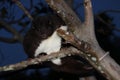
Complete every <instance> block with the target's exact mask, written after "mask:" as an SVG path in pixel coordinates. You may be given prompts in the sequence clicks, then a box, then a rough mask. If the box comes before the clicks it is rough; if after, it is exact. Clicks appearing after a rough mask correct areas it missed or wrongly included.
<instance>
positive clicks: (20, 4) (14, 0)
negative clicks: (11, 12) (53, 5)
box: [12, 0, 33, 20]
mask: <svg viewBox="0 0 120 80" xmlns="http://www.w3.org/2000/svg"><path fill="white" fill-rule="evenodd" d="M12 1H13V2H15V3H16V4H17V5H18V6H19V7H20V8H21V9H22V10H23V11H24V13H25V14H26V15H27V16H28V18H30V19H31V20H33V17H32V16H31V15H30V13H29V12H28V11H27V9H25V7H24V6H23V4H22V3H21V2H20V1H18V0H12Z"/></svg>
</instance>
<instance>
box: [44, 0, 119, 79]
mask: <svg viewBox="0 0 120 80" xmlns="http://www.w3.org/2000/svg"><path fill="white" fill-rule="evenodd" d="M46 1H47V3H48V4H49V5H50V7H51V8H52V9H53V10H54V11H56V12H57V13H58V15H59V16H60V17H61V18H62V19H63V20H64V21H65V23H66V24H67V25H68V26H69V30H70V31H71V32H72V33H73V34H74V35H75V36H76V37H77V38H78V39H79V40H83V41H85V42H87V43H89V44H90V48H91V49H90V50H89V51H88V53H87V55H88V54H90V55H94V56H91V57H88V56H86V59H87V60H88V61H89V62H90V63H91V64H92V65H93V66H94V67H95V68H96V69H97V70H98V71H99V72H100V73H101V74H102V75H104V76H105V77H106V78H107V79H109V80H119V79H120V76H119V75H120V66H119V65H118V64H117V63H116V62H115V61H114V60H113V59H112V58H111V57H110V56H109V55H107V56H104V55H105V53H106V52H105V51H103V50H102V49H101V47H100V46H99V44H98V42H97V40H96V37H95V32H94V19H93V11H92V5H91V0H84V8H85V21H84V23H81V21H80V20H79V19H78V17H77V15H76V14H75V13H74V12H73V11H72V9H70V8H69V7H68V6H67V5H66V4H65V2H64V1H63V0H46ZM84 52H85V53H86V51H84ZM103 56H104V57H103ZM101 58H102V59H101Z"/></svg>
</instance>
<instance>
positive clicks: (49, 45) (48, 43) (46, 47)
mask: <svg viewBox="0 0 120 80" xmlns="http://www.w3.org/2000/svg"><path fill="white" fill-rule="evenodd" d="M60 28H61V29H63V30H67V26H61V27H60ZM60 48H61V37H60V36H59V35H58V34H57V32H56V31H55V32H54V33H53V34H52V36H50V37H49V38H48V39H46V40H44V41H42V42H41V43H40V44H39V47H38V48H37V49H36V51H35V55H34V56H35V57H36V56H38V55H39V54H40V53H43V52H44V53H47V54H50V53H52V52H57V51H59V50H60ZM52 62H53V63H55V64H57V65H60V64H61V60H60V59H54V60H52Z"/></svg>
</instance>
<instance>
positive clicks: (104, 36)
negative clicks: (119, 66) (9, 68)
mask: <svg viewBox="0 0 120 80" xmlns="http://www.w3.org/2000/svg"><path fill="white" fill-rule="evenodd" d="M3 2H4V3H3ZM20 2H22V4H23V5H24V6H25V7H26V8H27V9H30V1H29V0H20ZM82 2H83V1H82V0H74V11H75V12H76V14H77V15H78V16H79V17H80V19H82V20H84V12H83V5H80V4H81V3H82ZM92 4H93V12H94V16H95V27H96V36H97V39H98V41H99V43H100V45H101V47H102V48H103V49H104V50H105V51H110V55H111V56H112V57H113V58H114V59H115V60H116V61H117V62H118V63H119V61H120V59H119V57H120V0H92ZM46 6H47V4H46V3H45V1H44V0H33V6H32V8H31V10H29V12H30V13H31V14H32V15H34V16H37V15H41V13H42V15H43V14H44V13H46V11H47V12H49V9H46V8H48V6H47V7H46ZM44 7H45V8H44ZM3 9H5V10H3ZM0 10H1V11H0V16H4V15H7V16H8V17H9V18H7V17H6V16H5V17H3V18H2V17H0V20H4V21H6V22H12V21H13V19H12V16H14V20H17V19H19V18H21V16H22V15H23V14H24V12H23V11H22V10H21V9H20V8H19V7H18V6H17V5H15V4H14V3H11V2H10V1H9V0H1V1H0ZM104 11H106V12H104ZM3 12H4V15H2V13H3ZM96 16H100V17H101V18H102V19H103V20H104V21H105V22H106V23H107V24H109V26H108V25H106V24H104V23H103V22H101V21H99V19H97V17H96ZM27 22H28V23H27ZM21 23H24V24H20V22H19V23H18V22H16V23H11V24H10V25H11V26H12V27H14V28H15V29H16V30H18V31H20V30H21V29H22V28H23V27H21V26H24V27H25V28H24V31H22V32H21V34H22V35H23V36H24V35H25V33H26V32H27V30H28V29H29V28H30V25H31V21H30V19H29V18H27V17H25V18H24V19H23V20H22V21H21ZM0 36H2V37H11V36H12V35H11V34H10V33H9V32H7V31H6V30H5V29H3V28H0ZM25 59H27V56H26V54H25V52H24V50H23V46H22V44H21V43H12V44H11V43H5V42H2V41H0V66H4V65H9V64H14V63H17V62H20V61H23V60H25ZM34 71H35V72H36V73H34ZM39 71H41V72H42V74H40V73H39ZM39 71H38V70H36V69H30V70H27V71H22V72H24V73H26V74H27V75H29V76H30V75H32V74H34V76H35V74H37V75H42V76H45V75H47V73H43V72H45V71H48V69H47V68H45V69H44V70H43V69H40V70H39ZM20 75H23V73H20ZM20 75H19V76H20ZM38 78H39V77H38ZM38 78H37V79H38ZM2 79H3V78H2ZM8 80H10V79H8ZM15 80H18V79H15ZM26 80H28V79H26ZM34 80H36V79H35V78H34Z"/></svg>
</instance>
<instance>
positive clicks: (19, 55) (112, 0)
mask: <svg viewBox="0 0 120 80" xmlns="http://www.w3.org/2000/svg"><path fill="white" fill-rule="evenodd" d="M20 1H22V2H24V1H25V2H24V5H25V6H26V7H29V6H28V2H27V1H29V0H20ZM36 1H37V0H36ZM76 3H80V0H75V6H76V5H77V4H76ZM92 4H93V11H94V14H97V13H99V12H102V11H105V10H111V9H112V10H116V9H117V10H120V0H92ZM77 11H78V13H80V12H81V9H77ZM82 12H83V11H82ZM19 13H21V10H18V12H17V13H16V14H18V15H17V16H19ZM108 14H110V16H112V17H114V21H113V22H114V23H115V24H116V26H117V27H119V28H120V13H108ZM116 33H117V34H118V35H119V32H116ZM1 35H2V36H8V35H9V34H8V33H7V32H5V31H4V30H1V31H0V36H1ZM10 36H11V35H10ZM1 53H2V55H0V66H3V65H6V64H12V63H16V62H19V61H22V60H25V59H26V58H27V56H26V55H25V53H24V51H23V47H22V45H21V44H19V43H16V44H8V43H2V42H0V54H1ZM1 60H2V61H1Z"/></svg>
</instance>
